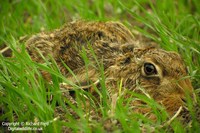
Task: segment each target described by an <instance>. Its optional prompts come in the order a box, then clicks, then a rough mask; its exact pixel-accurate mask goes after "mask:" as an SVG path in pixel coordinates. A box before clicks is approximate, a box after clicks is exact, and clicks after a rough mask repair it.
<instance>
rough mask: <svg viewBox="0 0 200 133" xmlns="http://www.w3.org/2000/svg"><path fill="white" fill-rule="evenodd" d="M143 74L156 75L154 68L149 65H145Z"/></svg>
mask: <svg viewBox="0 0 200 133" xmlns="http://www.w3.org/2000/svg"><path fill="white" fill-rule="evenodd" d="M144 72H145V73H146V75H151V74H156V68H155V66H154V65H153V64H151V63H145V64H144Z"/></svg>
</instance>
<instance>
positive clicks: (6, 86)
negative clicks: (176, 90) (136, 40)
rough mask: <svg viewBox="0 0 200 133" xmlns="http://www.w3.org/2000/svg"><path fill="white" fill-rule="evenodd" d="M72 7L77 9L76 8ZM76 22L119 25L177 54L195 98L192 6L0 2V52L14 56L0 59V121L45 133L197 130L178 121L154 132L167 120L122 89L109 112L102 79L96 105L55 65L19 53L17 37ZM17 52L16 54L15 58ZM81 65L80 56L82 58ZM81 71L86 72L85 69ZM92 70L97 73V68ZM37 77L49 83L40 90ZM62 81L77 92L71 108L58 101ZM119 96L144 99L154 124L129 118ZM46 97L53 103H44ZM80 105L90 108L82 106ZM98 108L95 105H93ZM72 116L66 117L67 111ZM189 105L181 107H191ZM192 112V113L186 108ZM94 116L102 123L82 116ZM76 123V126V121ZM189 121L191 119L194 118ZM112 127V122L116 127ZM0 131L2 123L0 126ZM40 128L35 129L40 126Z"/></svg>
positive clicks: (146, 1) (198, 74) (196, 39)
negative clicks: (8, 50) (58, 110)
mask: <svg viewBox="0 0 200 133" xmlns="http://www.w3.org/2000/svg"><path fill="white" fill-rule="evenodd" d="M75 3H76V4H75ZM75 19H84V20H93V21H94V20H95V21H96V20H101V21H107V20H112V21H121V22H122V23H123V24H125V25H126V26H127V27H129V29H132V30H137V31H139V32H140V33H141V34H143V35H144V36H146V37H147V38H150V39H152V40H154V41H155V42H156V43H158V44H160V46H161V47H162V48H163V49H165V50H171V51H177V52H179V53H180V54H181V56H182V57H183V59H184V61H185V63H186V65H187V66H188V68H189V74H190V76H191V78H192V84H193V87H194V89H195V90H196V92H199V91H200V58H199V56H200V3H199V1H198V0H190V1H189V0H176V1H175V0H162V1H157V2H156V3H153V2H151V1H150V0H135V1H134V0H127V1H123V0H121V1H120V0H119V1H116V0H108V1H98V2H94V3H92V2H91V1H90V0H74V1H67V0H66V1H54V0H43V1H42V0H29V1H28V0H13V1H1V2H0V20H1V21H0V35H1V36H0V46H2V45H4V44H6V45H8V46H10V48H11V49H12V50H13V55H14V58H5V57H3V56H2V55H0V68H1V69H0V73H1V74H0V93H1V98H0V101H1V104H0V106H1V107H0V108H1V116H0V121H1V122H5V121H9V122H35V123H36V122H37V121H39V122H46V124H48V126H46V127H45V126H42V127H43V131H44V132H61V130H62V126H66V127H68V128H70V129H71V130H72V131H74V132H78V131H81V132H105V129H106V128H105V127H104V125H105V124H104V123H106V122H107V123H108V124H107V125H109V124H110V126H111V127H109V126H108V127H107V128H108V129H113V131H114V132H133V131H134V132H141V129H142V128H145V129H146V131H147V132H148V131H151V130H152V128H154V130H155V132H169V131H172V130H173V131H175V132H186V131H187V130H188V131H189V132H198V130H199V128H200V126H199V123H197V122H194V124H193V126H192V128H189V127H185V126H183V125H181V124H180V122H178V121H177V120H174V121H173V122H172V123H170V125H167V126H164V127H162V128H161V126H162V125H163V124H164V123H165V122H166V121H167V119H168V117H167V114H166V112H165V110H164V109H163V108H162V107H160V106H159V105H157V104H156V103H155V102H154V101H153V100H152V99H149V98H148V97H147V96H145V95H139V94H135V93H133V92H128V91H125V90H123V88H121V87H120V86H121V85H120V81H119V88H120V89H122V90H121V91H120V92H119V94H120V95H119V97H118V100H117V104H116V107H115V106H114V105H115V104H114V103H112V102H113V100H112V99H113V97H114V96H110V95H109V94H108V92H107V89H106V86H105V77H104V75H103V74H101V79H102V80H101V81H100V84H101V88H102V90H101V91H99V90H98V89H97V88H95V86H94V88H95V89H96V91H98V95H99V97H100V100H98V99H97V98H95V97H94V96H92V95H91V94H90V93H88V92H85V91H82V90H80V89H78V88H79V86H76V85H74V83H71V82H70V81H67V80H66V79H65V77H63V76H62V74H61V73H60V72H59V70H58V68H57V66H56V63H55V62H53V63H52V64H50V63H49V62H48V61H47V62H46V63H45V64H38V63H35V62H32V61H31V59H30V57H29V56H28V54H27V53H26V51H25V48H24V45H23V43H20V42H19V41H18V40H19V38H20V37H21V36H24V35H31V34H34V33H37V32H40V31H41V30H42V29H45V30H51V29H55V28H59V27H60V26H61V25H63V24H64V23H65V22H70V21H72V20H75ZM18 49H21V51H22V52H18ZM83 58H84V61H85V62H88V59H87V56H86V55H85V54H84V52H83ZM86 69H87V65H86ZM99 69H100V71H101V73H103V69H102V66H101V63H99ZM39 70H45V71H48V72H49V73H51V75H52V79H53V80H52V84H50V83H47V82H46V81H45V80H44V79H43V78H42V76H41V74H40V72H39ZM62 81H64V82H67V83H69V84H71V85H72V86H74V88H77V89H76V101H77V103H78V104H77V107H76V106H74V105H73V104H72V103H71V102H70V101H69V100H68V99H67V98H65V97H63V96H62V91H61V90H60V89H59V83H60V82H62ZM125 93H126V94H127V93H128V94H130V95H133V96H135V97H137V98H140V99H142V100H144V101H145V102H146V103H147V104H148V106H151V107H152V108H153V113H154V114H155V115H156V116H157V117H158V118H159V119H158V121H157V122H156V123H154V122H152V121H151V120H148V119H147V118H146V117H144V116H143V115H139V114H134V113H131V109H130V108H131V106H130V105H129V102H130V101H131V100H133V99H126V98H125V97H124V95H125ZM51 96H53V99H52V100H51V101H50V100H49V99H51ZM87 100H89V101H90V107H89V108H88V107H87V106H86V104H87ZM97 101H98V102H97ZM65 102H66V103H68V107H69V108H71V109H72V110H74V111H73V112H74V113H75V114H74V115H70V109H68V108H66V105H65ZM190 104H191V103H188V105H190ZM57 105H60V106H61V109H62V110H63V112H64V113H62V114H61V117H62V118H64V119H67V121H62V119H60V118H58V117H57V116H55V115H54V110H55V109H56V107H57ZM191 108H192V107H191ZM86 109H87V110H95V112H96V113H98V115H100V116H101V117H102V118H101V119H100V120H99V119H98V120H95V119H92V120H91V119H90V118H89V116H90V115H88V116H85V112H84V110H86ZM75 116H77V117H79V120H77V119H75ZM193 117H194V118H193V119H194V120H195V115H194V116H193ZM116 120H118V123H116ZM1 124H2V123H1ZM40 127H41V126H40ZM5 128H6V127H2V125H1V129H0V130H5Z"/></svg>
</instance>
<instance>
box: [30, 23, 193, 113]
mask: <svg viewBox="0 0 200 133" xmlns="http://www.w3.org/2000/svg"><path fill="white" fill-rule="evenodd" d="M26 48H27V51H28V53H29V54H30V56H31V58H32V60H33V61H36V62H40V63H42V62H44V60H43V57H45V58H46V59H47V60H48V58H49V57H50V56H52V57H53V58H54V59H55V61H56V62H57V64H58V66H59V69H60V71H61V73H62V74H63V75H64V76H65V77H66V78H67V79H69V80H71V81H72V82H74V83H75V82H77V79H78V81H79V82H80V83H87V81H92V82H95V81H97V80H98V78H99V77H100V76H99V75H100V72H99V70H98V68H97V66H98V62H97V61H96V59H97V60H98V61H99V62H101V63H102V64H103V66H104V73H105V77H106V86H107V88H108V90H109V92H115V91H118V89H117V88H118V87H117V84H118V82H119V81H122V87H123V88H125V89H129V90H131V91H136V92H140V89H138V88H139V87H140V88H142V89H144V90H145V91H146V93H148V94H149V96H150V97H152V98H153V99H155V100H156V101H157V102H158V103H160V104H161V105H163V106H164V107H165V108H166V110H167V111H168V113H169V114H170V115H173V114H174V113H176V111H177V110H178V109H179V108H180V107H181V106H183V105H184V101H185V97H186V93H187V94H189V95H191V96H192V93H193V87H192V85H191V81H190V79H189V78H187V76H188V73H187V70H186V66H185V65H184V62H183V60H182V59H181V57H180V55H179V54H177V53H175V52H169V51H165V50H162V49H160V48H157V47H155V46H148V45H146V46H145V45H144V44H141V43H140V42H139V41H137V40H136V39H134V36H133V35H132V33H131V32H130V31H129V30H128V29H127V28H126V27H125V26H124V25H122V24H120V23H117V22H83V21H77V22H72V23H68V24H66V25H65V26H63V27H62V28H61V29H56V30H54V31H52V32H42V33H39V34H37V35H33V36H32V37H31V38H29V39H28V40H27V41H26ZM83 51H84V52H86V53H87V57H88V58H89V60H90V63H89V64H88V71H86V69H85V68H86V67H85V62H84V60H83V58H82V52H83ZM92 51H93V52H92ZM41 54H42V55H43V57H42V56H41ZM94 54H95V56H94ZM63 62H64V63H65V64H66V65H67V66H68V67H69V68H70V69H71V70H72V71H73V72H74V73H75V74H76V75H77V79H75V78H74V77H73V76H71V74H70V73H69V71H68V69H66V67H65V66H64V65H63ZM86 73H87V78H86ZM43 76H44V77H45V78H46V79H47V80H49V81H50V80H51V77H50V75H49V74H48V73H46V72H43ZM133 104H134V103H133ZM135 104H138V103H135ZM144 112H145V111H144ZM144 112H143V111H142V110H141V113H144Z"/></svg>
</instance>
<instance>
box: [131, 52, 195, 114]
mask: <svg viewBox="0 0 200 133" xmlns="http://www.w3.org/2000/svg"><path fill="white" fill-rule="evenodd" d="M134 55H135V61H136V63H137V64H138V66H139V67H138V70H139V72H140V75H139V76H138V78H137V80H138V84H139V86H140V87H142V88H144V89H145V90H146V91H147V92H148V93H149V94H150V96H152V97H153V98H154V99H155V100H156V101H158V102H160V103H161V104H163V105H164V106H166V109H167V110H168V111H169V112H170V113H173V112H174V111H176V110H177V109H178V108H179V107H180V106H181V105H183V103H184V101H185V98H186V95H187V94H188V95H192V91H193V87H192V85H191V81H190V79H189V76H188V72H187V69H186V66H185V65H184V62H183V60H182V59H181V57H180V55H179V54H177V53H175V52H167V51H164V50H162V49H155V48H147V49H135V51H134Z"/></svg>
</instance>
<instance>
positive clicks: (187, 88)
mask: <svg viewBox="0 0 200 133" xmlns="http://www.w3.org/2000/svg"><path fill="white" fill-rule="evenodd" d="M178 86H179V87H180V88H181V90H183V91H184V92H185V93H192V92H193V87H192V84H191V81H190V79H184V80H180V81H178Z"/></svg>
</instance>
